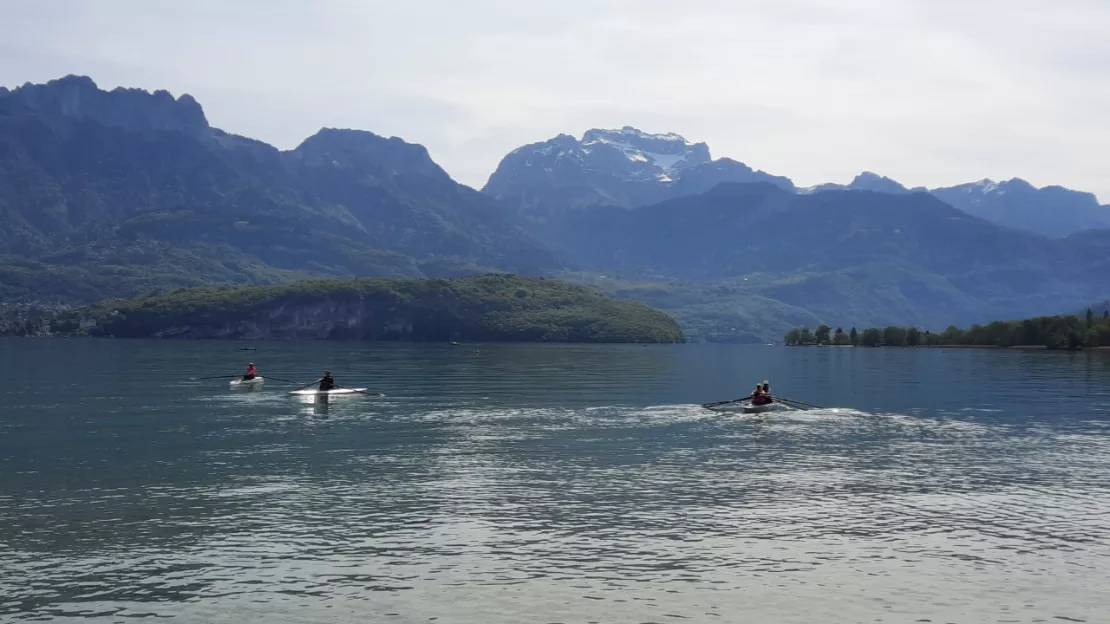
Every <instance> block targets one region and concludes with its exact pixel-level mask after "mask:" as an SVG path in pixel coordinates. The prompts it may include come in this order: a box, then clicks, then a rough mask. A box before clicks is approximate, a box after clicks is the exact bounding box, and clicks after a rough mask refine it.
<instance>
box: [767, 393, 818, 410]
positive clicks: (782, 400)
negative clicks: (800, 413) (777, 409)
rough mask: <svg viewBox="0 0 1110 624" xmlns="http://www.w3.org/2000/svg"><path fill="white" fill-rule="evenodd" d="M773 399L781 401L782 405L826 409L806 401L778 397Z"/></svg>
mask: <svg viewBox="0 0 1110 624" xmlns="http://www.w3.org/2000/svg"><path fill="white" fill-rule="evenodd" d="M772 398H773V399H774V400H776V401H779V402H780V403H796V404H798V405H804V406H806V407H810V408H813V409H825V408H824V407H823V406H821V405H814V404H813V403H806V402H805V401H795V400H794V399H788V398H786V397H778V396H777V397H772Z"/></svg>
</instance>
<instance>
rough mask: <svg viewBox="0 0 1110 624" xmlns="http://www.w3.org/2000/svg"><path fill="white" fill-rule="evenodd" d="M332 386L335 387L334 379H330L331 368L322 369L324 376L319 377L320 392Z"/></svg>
mask: <svg viewBox="0 0 1110 624" xmlns="http://www.w3.org/2000/svg"><path fill="white" fill-rule="evenodd" d="M332 388H335V380H334V379H332V376H331V369H330V368H329V369H327V370H325V371H324V376H323V377H321V378H320V392H327V391H328V390H331V389H332Z"/></svg>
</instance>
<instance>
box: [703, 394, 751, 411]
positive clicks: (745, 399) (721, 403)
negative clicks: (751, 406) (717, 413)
mask: <svg viewBox="0 0 1110 624" xmlns="http://www.w3.org/2000/svg"><path fill="white" fill-rule="evenodd" d="M750 398H752V395H750V394H749V395H748V396H746V397H743V398H739V399H732V400H729V401H717V402H716V403H702V405H701V406H702V407H704V408H710V407H720V406H721V405H728V404H729V403H739V402H740V401H747V400H748V399H750Z"/></svg>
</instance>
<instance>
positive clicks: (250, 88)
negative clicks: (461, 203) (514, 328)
mask: <svg viewBox="0 0 1110 624" xmlns="http://www.w3.org/2000/svg"><path fill="white" fill-rule="evenodd" d="M47 4H49V6H46V5H47ZM9 5H10V6H9V8H8V9H7V11H6V14H7V16H9V17H10V19H8V20H7V21H6V22H5V24H4V25H3V26H0V29H2V30H0V41H3V43H2V44H0V45H2V46H3V50H2V52H3V54H0V83H2V84H6V85H9V86H11V85H13V84H18V83H21V82H24V81H44V80H48V79H50V78H55V77H58V76H60V75H63V74H68V73H84V74H88V75H91V76H92V77H93V78H94V79H96V80H97V82H98V83H99V84H101V85H102V86H105V87H112V86H116V85H126V86H140V87H145V88H150V89H154V88H166V89H168V90H170V91H172V92H175V93H180V92H189V93H191V94H193V95H194V96H195V97H196V98H197V99H198V100H199V101H200V102H201V103H202V104H203V105H204V106H205V109H206V111H207V113H208V115H209V118H210V120H211V121H212V122H213V124H215V125H218V126H220V127H223V128H225V129H226V130H229V131H232V132H237V133H240V134H246V135H248V136H254V137H257V138H260V139H262V140H265V141H268V142H271V143H274V144H276V145H278V146H280V147H284V148H289V147H293V146H295V145H296V144H297V143H299V142H300V141H301V140H302V139H303V138H304V137H305V136H307V135H309V134H311V133H313V132H315V131H316V130H317V129H318V128H319V127H322V126H340V127H358V128H364V129H368V130H372V131H374V132H378V133H380V134H387V135H397V136H401V137H403V138H405V139H407V140H410V141H414V142H419V143H423V144H425V145H427V146H428V148H429V150H430V151H431V153H432V155H433V156H434V157H435V158H436V160H437V161H439V162H440V163H441V164H442V165H443V166H444V167H445V168H446V169H447V170H448V171H450V172H451V173H452V174H453V175H455V176H456V177H457V178H459V179H460V180H462V181H463V182H466V183H469V184H472V185H476V186H480V185H481V184H482V183H484V181H485V179H486V177H488V175H489V173H490V172H492V171H493V169H494V168H495V167H496V165H497V162H498V161H499V160H500V158H501V157H502V156H503V155H504V154H505V153H507V152H508V151H510V150H511V149H513V148H515V147H517V146H519V145H520V144H523V143H526V142H533V141H539V140H544V139H546V138H549V137H551V136H554V135H555V134H558V133H560V132H567V133H572V134H581V132H583V131H584V130H586V129H587V128H590V127H612V126H622V125H626V124H630V125H637V126H640V127H643V128H644V129H646V130H651V131H657V132H661V131H674V132H679V133H681V134H684V135H686V136H687V137H688V138H690V139H693V140H700V141H707V142H708V143H709V144H710V146H711V148H712V149H713V152H714V154H715V155H716V156H730V157H733V158H736V159H738V160H743V161H745V162H747V163H749V164H751V165H752V166H755V167H758V168H762V169H766V170H768V171H772V172H774V173H778V174H782V175H788V176H791V177H792V178H795V179H796V180H797V181H798V182H799V183H801V184H813V183H817V182H824V181H846V180H848V179H850V178H851V177H853V176H854V175H855V174H856V173H858V172H859V171H861V170H864V169H869V170H874V171H879V172H882V173H884V174H886V175H890V176H891V177H894V178H896V179H899V180H901V181H903V182H904V183H906V184H908V185H913V186H916V185H929V186H938V185H946V184H956V183H960V182H965V181H969V180H975V179H979V178H983V177H988V176H989V177H994V178H1009V177H1014V176H1019V177H1023V178H1026V179H1028V180H1030V181H1031V182H1033V183H1035V184H1038V185H1045V184H1063V185H1066V186H1070V187H1073V188H1078V189H1083V190H1091V191H1094V192H1096V193H1099V194H1100V196H1101V198H1102V199H1103V200H1104V201H1110V176H1108V175H1107V172H1108V171H1110V150H1107V149H1106V148H1105V145H1107V144H1110V118H1108V117H1107V116H1106V115H1105V111H1106V110H1108V109H1110V45H1108V44H1107V43H1106V42H1107V41H1110V5H1107V4H1106V3H1105V2H1102V1H1101V0H1057V1H1056V2H1052V3H1046V2H1042V1H1040V0H1008V1H1005V2H1003V1H1001V0H977V1H975V2H967V1H966V0H960V1H957V0H719V1H713V0H694V1H691V2H688V3H675V2H673V1H666V2H664V1H662V0H563V1H560V2H546V1H544V2H520V1H517V0H514V1H509V0H472V1H468V2H458V1H456V0H410V1H408V2H384V1H370V2H359V1H354V0H350V1H342V0H329V1H318V2H312V3H304V2H268V1H267V2H264V1H261V0H246V1H237V2H234V3H227V2H218V1H215V0H203V1H194V2H189V3H176V4H174V3H150V2H143V1H138V0H113V1H108V2H93V1H92V0H86V1H80V0H62V1H59V2H52V3H41V2H35V1H28V0H15V1H14V2H9Z"/></svg>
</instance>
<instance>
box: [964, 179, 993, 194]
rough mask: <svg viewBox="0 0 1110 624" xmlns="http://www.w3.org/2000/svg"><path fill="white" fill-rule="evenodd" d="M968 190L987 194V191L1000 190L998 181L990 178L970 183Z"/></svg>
mask: <svg viewBox="0 0 1110 624" xmlns="http://www.w3.org/2000/svg"><path fill="white" fill-rule="evenodd" d="M967 190H968V192H969V193H970V192H972V191H975V192H978V193H982V194H984V195H986V194H987V193H990V192H992V191H995V190H998V182H995V181H994V180H992V179H990V178H983V179H982V180H979V181H978V182H972V183H971V184H969V185H968V189H967Z"/></svg>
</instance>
